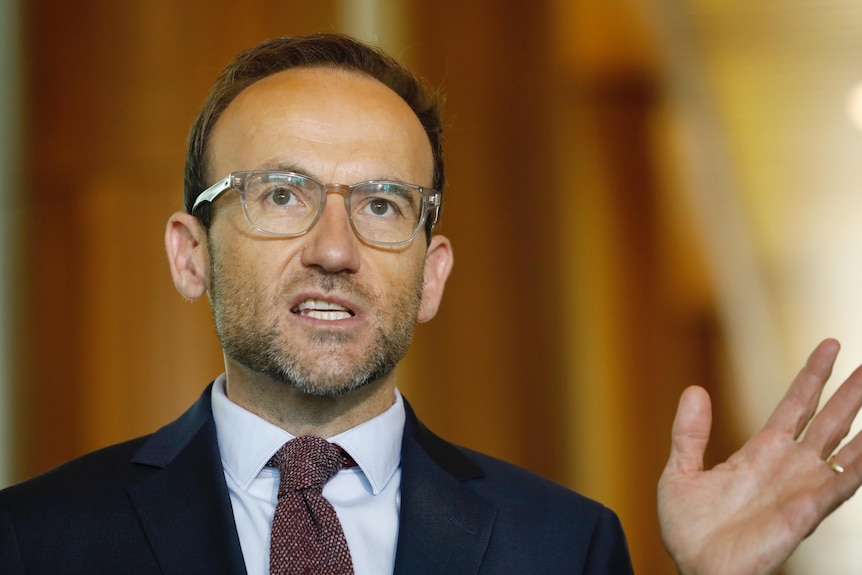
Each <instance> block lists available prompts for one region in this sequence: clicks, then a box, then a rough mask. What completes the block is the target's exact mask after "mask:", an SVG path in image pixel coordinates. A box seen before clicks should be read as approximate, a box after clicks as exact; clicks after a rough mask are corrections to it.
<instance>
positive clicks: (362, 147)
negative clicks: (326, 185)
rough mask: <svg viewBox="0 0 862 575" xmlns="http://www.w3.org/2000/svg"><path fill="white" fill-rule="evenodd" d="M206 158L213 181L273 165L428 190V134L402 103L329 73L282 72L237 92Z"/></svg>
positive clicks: (377, 88)
mask: <svg viewBox="0 0 862 575" xmlns="http://www.w3.org/2000/svg"><path fill="white" fill-rule="evenodd" d="M210 160H211V164H210V165H211V167H212V170H213V171H214V172H216V173H215V174H210V175H211V176H215V177H221V175H224V174H225V173H227V172H230V171H237V170H253V169H267V168H273V167H277V166H292V167H294V169H304V170H306V171H308V172H311V174H310V175H315V176H317V177H320V178H326V179H327V181H332V182H335V183H352V182H353V181H358V180H359V179H375V178H391V179H401V180H406V181H410V182H413V183H418V184H422V185H430V184H431V179H432V176H433V158H432V152H431V146H430V143H429V141H428V137H427V135H426V134H425V131H424V129H423V127H422V124H421V123H420V121H419V119H418V118H417V117H416V115H415V114H414V113H413V111H412V110H411V109H410V107H409V106H408V105H407V103H406V102H405V101H404V100H403V99H402V98H401V97H399V96H398V95H397V94H396V93H395V92H393V91H392V90H391V89H389V88H388V87H387V86H385V85H383V84H382V83H380V82H378V81H377V80H375V79H373V78H371V77H369V76H366V75H364V74H361V73H358V72H353V71H347V70H340V69H332V68H296V69H290V70H285V71H282V72H279V73H277V74H273V75H271V76H268V77H266V78H263V79H262V80H259V81H258V82H256V83H254V84H252V85H251V86H249V87H248V88H246V89H245V90H243V91H242V92H241V93H240V94H239V95H238V96H237V97H236V98H235V99H234V100H233V102H231V103H230V104H229V105H228V107H227V108H226V109H225V111H224V112H223V113H222V115H221V117H220V118H219V120H218V121H217V123H216V125H215V128H214V130H213V133H212V137H211V140H210ZM333 178H334V179H333ZM337 178H347V179H346V180H343V181H342V180H341V179H337Z"/></svg>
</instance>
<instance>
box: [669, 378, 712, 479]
mask: <svg viewBox="0 0 862 575" xmlns="http://www.w3.org/2000/svg"><path fill="white" fill-rule="evenodd" d="M711 427H712V406H711V403H710V399H709V394H708V393H707V392H706V390H705V389H703V388H702V387H698V386H691V387H689V388H687V389H686V390H685V391H683V392H682V396H681V397H680V398H679V406H678V407H677V410H676V418H674V420H673V432H672V439H671V446H670V458H669V459H668V462H667V468H666V470H667V471H678V472H680V473H696V472H699V471H703V453H704V451H706V444H707V443H708V442H709V431H710V428H711Z"/></svg>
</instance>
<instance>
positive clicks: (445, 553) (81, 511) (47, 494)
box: [0, 388, 632, 575]
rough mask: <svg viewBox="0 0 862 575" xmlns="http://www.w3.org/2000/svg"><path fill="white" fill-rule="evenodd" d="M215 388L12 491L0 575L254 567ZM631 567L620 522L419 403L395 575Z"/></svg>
mask: <svg viewBox="0 0 862 575" xmlns="http://www.w3.org/2000/svg"><path fill="white" fill-rule="evenodd" d="M245 572H246V571H245V564H244V563H243V558H242V551H241V549H240V543H239V538H238V536H237V533H236V527H235V525H234V519H233V512H232V510H231V503H230V498H229V495H228V490H227V486H226V483H225V479H224V472H223V471H222V466H221V457H220V455H219V448H218V442H217V439H216V430H215V424H214V421H213V417H212V410H211V408H210V389H209V388H207V390H206V391H205V392H204V394H203V395H202V396H201V398H200V399H199V400H198V401H197V402H196V403H195V404H194V405H193V406H192V407H191V408H190V409H189V410H188V411H187V412H186V413H185V414H183V415H182V416H181V417H180V418H179V419H177V420H176V421H174V422H173V423H171V424H169V425H167V426H165V427H163V428H162V429H160V430H159V431H157V432H156V433H154V434H153V435H150V436H147V437H143V438H139V439H135V440H132V441H128V442H125V443H121V444H118V445H115V446H112V447H108V448H105V449H102V450H99V451H96V452H94V453H91V454H89V455H85V456H83V457H80V458H78V459H76V460H74V461H71V462H69V463H66V464H64V465H62V466H60V467H58V468H56V469H54V470H52V471H49V472H48V473H45V474H43V475H41V476H39V477H36V478H33V479H31V480H28V481H25V482H23V483H20V484H18V485H14V486H12V487H9V488H7V489H5V490H3V491H0V573H2V574H3V575H17V574H22V575H23V574H24V573H28V574H39V575H41V574H53V573H63V574H75V573H81V574H88V575H93V574H112V575H113V574H126V573H128V574H133V573H148V574H149V573H163V574H177V575H190V574H195V573H207V574H218V573H226V574H227V573H230V574H242V573H245ZM631 572H632V567H631V563H630V560H629V555H628V550H627V547H626V541H625V537H624V535H623V532H622V528H621V527H620V524H619V521H618V520H617V517H616V515H614V513H613V512H612V511H610V510H608V509H607V508H605V507H603V506H601V505H600V504H598V503H595V502H594V501H591V500H589V499H586V498H585V497H582V496H580V495H578V494H576V493H574V492H573V491H570V490H568V489H565V488H564V487H561V486H559V485H557V484H555V483H553V482H551V481H548V480H546V479H543V478H541V477H539V476H538V475H534V474H532V473H530V472H528V471H525V470H523V469H520V468H518V467H515V466H513V465H510V464H508V463H504V462H502V461H500V460H497V459H493V458H491V457H488V456H485V455H482V454H479V453H476V452H473V451H470V450H466V449H463V448H460V447H456V446H454V445H452V444H450V443H447V442H446V441H443V440H442V439H440V438H439V437H437V436H436V435H434V434H433V433H431V432H430V431H429V430H428V429H427V428H426V427H425V426H423V425H422V424H421V422H419V420H418V419H417V418H416V416H415V415H414V413H413V411H412V409H411V408H410V407H409V405H408V406H407V422H406V424H405V429H404V441H403V444H402V452H401V517H400V523H399V533H398V543H397V550H396V558H395V573H396V574H405V575H418V574H424V573H428V574H434V575H443V574H465V575H466V574H468V573H469V574H477V573H485V574H494V575H505V574H510V573H511V574H531V575H532V574H540V573H549V574H557V573H585V574H586V573H588V574H594V575H597V574H608V573H609V574H614V575H616V574H628V573H631Z"/></svg>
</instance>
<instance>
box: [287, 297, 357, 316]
mask: <svg viewBox="0 0 862 575" xmlns="http://www.w3.org/2000/svg"><path fill="white" fill-rule="evenodd" d="M290 311H291V312H293V313H297V314H299V315H304V316H307V317H311V318H314V319H320V320H323V321H336V320H339V319H347V318H351V317H353V316H354V315H356V314H354V313H353V311H352V310H349V309H347V308H346V307H344V306H343V305H341V304H337V303H333V302H331V301H325V300H322V299H307V300H305V301H303V302H300V303H299V305H297V306H296V307H294V308H293V309H292V310H290Z"/></svg>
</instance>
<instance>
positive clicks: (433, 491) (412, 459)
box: [395, 402, 496, 575]
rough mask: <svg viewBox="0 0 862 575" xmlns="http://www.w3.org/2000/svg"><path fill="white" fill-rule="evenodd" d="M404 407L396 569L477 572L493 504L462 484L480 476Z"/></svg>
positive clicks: (411, 573) (405, 571) (412, 573)
mask: <svg viewBox="0 0 862 575" xmlns="http://www.w3.org/2000/svg"><path fill="white" fill-rule="evenodd" d="M405 407H406V410H407V422H406V424H405V428H404V442H403V445H402V450H401V515H400V522H399V534H398V546H397V549H396V557H395V573H396V574H404V575H407V574H409V575H415V574H420V573H435V574H441V573H446V574H453V575H454V574H465V575H466V574H474V573H478V571H479V568H480V566H481V561H482V557H483V555H484V553H485V549H486V547H487V545H488V540H489V538H490V535H491V528H492V526H493V523H494V518H495V516H496V507H495V506H494V505H493V504H492V503H491V502H489V501H487V500H485V499H483V498H482V497H480V496H478V495H476V494H475V493H473V492H472V491H470V490H469V489H467V487H466V485H467V483H468V482H470V481H481V479H482V477H483V475H484V474H483V473H482V470H481V469H479V468H478V467H477V466H476V465H475V464H474V463H473V462H472V461H471V460H470V459H469V458H467V456H465V455H464V454H463V453H461V452H460V451H459V450H458V449H457V448H455V447H454V446H452V445H451V444H449V443H447V442H445V441H443V440H442V439H440V438H439V437H437V436H436V435H434V434H433V433H431V432H430V431H429V430H428V429H427V428H425V427H424V426H423V425H422V424H421V423H420V422H419V421H418V420H417V419H416V416H415V414H414V413H413V410H412V409H411V408H410V406H409V405H407V404H406V402H405Z"/></svg>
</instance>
